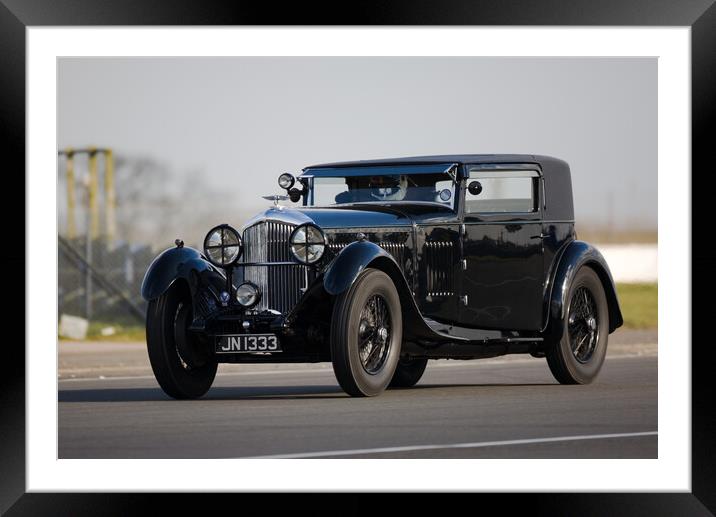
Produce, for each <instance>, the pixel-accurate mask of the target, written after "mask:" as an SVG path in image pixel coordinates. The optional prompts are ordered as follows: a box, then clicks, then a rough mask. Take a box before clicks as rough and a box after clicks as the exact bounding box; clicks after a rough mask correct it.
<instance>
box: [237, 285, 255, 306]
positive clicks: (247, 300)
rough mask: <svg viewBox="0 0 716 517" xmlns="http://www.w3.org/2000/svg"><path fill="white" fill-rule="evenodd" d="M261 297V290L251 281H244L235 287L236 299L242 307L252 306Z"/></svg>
mask: <svg viewBox="0 0 716 517" xmlns="http://www.w3.org/2000/svg"><path fill="white" fill-rule="evenodd" d="M260 298H261V292H260V291H259V288H258V287H256V286H255V285H254V284H252V283H251V282H244V283H243V284H241V285H240V286H239V287H237V288H236V301H237V302H239V303H240V304H241V305H243V306H244V307H253V306H254V305H256V303H257V302H258V301H259V299H260Z"/></svg>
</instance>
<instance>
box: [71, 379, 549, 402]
mask: <svg viewBox="0 0 716 517" xmlns="http://www.w3.org/2000/svg"><path fill="white" fill-rule="evenodd" d="M536 386H559V384H556V383H555V384H550V383H531V384H511V383H492V384H418V385H417V386H413V387H412V388H390V389H389V390H388V391H386V392H385V393H384V394H382V395H381V397H385V396H389V395H390V394H391V393H401V392H402V393H406V392H410V391H413V392H415V391H416V390H420V391H424V390H430V389H464V388H498V387H505V388H506V387H536ZM57 398H58V401H59V402H155V401H167V400H173V399H172V398H171V397H169V396H168V395H166V394H165V393H164V392H163V391H162V390H161V389H159V388H92V389H71V390H60V391H59V392H58V397H57ZM337 398H348V395H347V394H345V393H344V392H343V390H342V389H341V388H340V387H339V386H325V385H323V386H255V387H224V386H217V387H214V388H211V390H209V392H208V393H207V394H206V395H204V396H203V397H201V398H200V399H198V400H200V401H212V400H217V401H222V400H290V399H306V400H311V399H337Z"/></svg>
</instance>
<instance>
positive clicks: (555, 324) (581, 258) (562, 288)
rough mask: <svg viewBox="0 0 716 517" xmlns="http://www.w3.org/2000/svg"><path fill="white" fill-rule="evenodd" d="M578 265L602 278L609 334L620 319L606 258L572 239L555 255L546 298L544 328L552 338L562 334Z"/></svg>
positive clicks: (620, 321) (592, 248)
mask: <svg viewBox="0 0 716 517" xmlns="http://www.w3.org/2000/svg"><path fill="white" fill-rule="evenodd" d="M581 267H590V268H592V269H593V270H594V271H595V273H597V275H598V276H599V279H600V280H601V282H602V287H603V288H604V294H605V295H606V297H607V305H608V307H609V333H610V334H611V333H612V332H614V331H615V330H616V329H617V328H619V327H621V326H622V324H623V323H624V319H623V317H622V313H621V309H620V307H619V299H618V298H617V290H616V287H615V285H614V280H613V279H612V274H611V272H610V271H609V266H608V265H607V262H606V260H604V257H603V256H602V254H601V253H600V252H599V250H597V248H595V247H594V246H592V245H591V244H588V243H586V242H584V241H572V242H570V243H569V244H568V245H567V247H566V249H565V250H564V252H563V253H562V254H561V256H560V258H559V265H558V267H557V269H556V271H555V275H554V279H553V282H552V291H551V294H550V298H549V317H548V323H547V332H548V334H549V335H550V336H551V337H553V338H555V339H556V338H559V337H560V336H562V334H563V332H564V319H565V310H566V307H567V299H566V298H567V293H569V288H570V286H571V285H572V282H573V281H574V277H575V276H576V274H577V271H579V269H580V268H581Z"/></svg>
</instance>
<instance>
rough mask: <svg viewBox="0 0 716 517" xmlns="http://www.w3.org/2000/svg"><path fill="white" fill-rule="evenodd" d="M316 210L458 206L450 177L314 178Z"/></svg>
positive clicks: (365, 176) (438, 174) (434, 175)
mask: <svg viewBox="0 0 716 517" xmlns="http://www.w3.org/2000/svg"><path fill="white" fill-rule="evenodd" d="M312 193H313V195H312V196H311V198H310V200H309V204H311V205H313V206H329V205H341V204H347V203H414V202H429V203H439V204H441V205H443V206H446V207H448V208H450V209H453V208H454V203H455V182H454V181H453V180H452V178H451V177H450V176H449V175H448V174H447V173H444V172H443V173H437V174H388V175H385V174H383V175H376V176H369V175H364V176H335V177H325V176H324V177H316V178H313V191H312Z"/></svg>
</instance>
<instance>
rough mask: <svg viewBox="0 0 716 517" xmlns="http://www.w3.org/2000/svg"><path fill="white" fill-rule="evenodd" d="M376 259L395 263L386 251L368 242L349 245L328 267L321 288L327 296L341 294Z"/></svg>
mask: <svg viewBox="0 0 716 517" xmlns="http://www.w3.org/2000/svg"><path fill="white" fill-rule="evenodd" d="M378 257H386V258H389V259H390V260H391V261H393V262H394V261H395V260H394V259H393V257H392V256H391V255H390V254H389V253H388V252H387V251H385V250H384V249H383V248H381V247H380V246H378V245H377V244H374V243H372V242H370V241H356V242H352V243H350V244H349V245H348V246H346V247H345V248H343V250H341V252H340V253H339V254H338V256H337V257H336V258H335V260H333V262H332V263H331V264H330V265H329V266H328V269H327V270H326V272H325V274H324V276H323V288H324V289H325V290H326V292H327V293H328V294H331V295H334V296H335V295H338V294H341V293H342V292H343V291H345V290H346V289H348V288H349V287H350V286H351V285H353V282H355V279H356V278H358V275H360V273H361V271H363V270H364V269H365V268H366V267H368V265H369V264H370V263H371V262H373V261H374V260H375V259H377V258H378ZM396 266H397V265H396Z"/></svg>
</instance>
